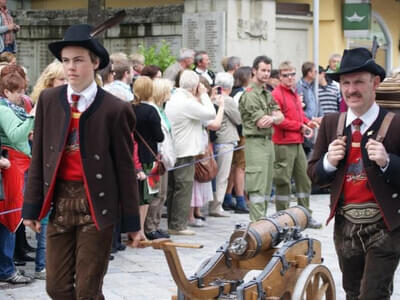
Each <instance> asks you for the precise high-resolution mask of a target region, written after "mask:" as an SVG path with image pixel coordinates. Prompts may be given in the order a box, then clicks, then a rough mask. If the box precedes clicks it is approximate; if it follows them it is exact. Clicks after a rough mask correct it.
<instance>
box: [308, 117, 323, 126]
mask: <svg viewBox="0 0 400 300" xmlns="http://www.w3.org/2000/svg"><path fill="white" fill-rule="evenodd" d="M319 124H321V120H320V118H313V119H312V120H311V121H309V122H308V123H307V126H308V127H310V128H319Z"/></svg>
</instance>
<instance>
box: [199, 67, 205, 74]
mask: <svg viewBox="0 0 400 300" xmlns="http://www.w3.org/2000/svg"><path fill="white" fill-rule="evenodd" d="M196 72H197V73H200V74H203V73H207V69H206V70H201V69H199V68H196Z"/></svg>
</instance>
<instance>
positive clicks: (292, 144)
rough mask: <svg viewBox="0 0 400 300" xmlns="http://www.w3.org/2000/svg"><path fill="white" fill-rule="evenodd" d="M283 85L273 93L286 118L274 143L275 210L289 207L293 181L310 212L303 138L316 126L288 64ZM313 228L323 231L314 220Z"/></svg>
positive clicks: (300, 200) (300, 201) (276, 127)
mask: <svg viewBox="0 0 400 300" xmlns="http://www.w3.org/2000/svg"><path fill="white" fill-rule="evenodd" d="M279 75H280V80H281V83H280V84H279V85H278V86H277V87H275V89H274V90H273V92H272V96H273V97H274V99H275V101H276V103H278V104H279V106H280V108H281V111H282V113H283V115H284V117H285V119H284V120H283V122H282V123H280V124H274V134H273V136H272V142H273V143H274V144H275V163H274V184H275V186H276V208H277V209H278V210H284V209H286V208H288V207H289V204H290V194H291V180H292V178H293V179H294V181H295V184H296V196H297V202H298V204H299V205H301V206H304V207H306V208H308V209H309V207H310V203H309V198H310V192H311V181H310V179H309V178H308V176H307V173H306V172H307V158H306V155H305V153H304V150H303V147H302V143H303V142H304V137H307V138H310V137H312V135H313V130H312V128H314V127H316V126H317V123H316V122H314V121H310V120H309V119H308V118H307V117H306V115H305V114H304V111H303V108H302V106H301V100H300V98H299V95H298V94H297V93H296V90H295V84H296V81H295V76H296V69H295V67H294V66H293V64H292V63H291V62H289V61H284V62H282V63H281V64H280V65H279ZM308 226H309V227H310V228H321V226H322V225H321V223H319V222H317V221H316V220H315V219H313V218H311V220H310V222H309V224H308Z"/></svg>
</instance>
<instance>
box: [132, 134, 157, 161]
mask: <svg viewBox="0 0 400 300" xmlns="http://www.w3.org/2000/svg"><path fill="white" fill-rule="evenodd" d="M135 133H136V135H137V136H138V137H139V139H140V140H141V141H142V142H143V144H144V145H145V146H146V148H147V149H149V151H150V153H151V154H153V156H154V158H155V159H156V160H159V157H157V154H155V153H154V151H153V149H151V147H150V146H149V144H147V142H146V141H145V139H144V138H143V137H142V135H141V134H140V133H139V132H138V131H137V130H135Z"/></svg>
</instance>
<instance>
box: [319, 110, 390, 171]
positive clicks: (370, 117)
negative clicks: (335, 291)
mask: <svg viewBox="0 0 400 300" xmlns="http://www.w3.org/2000/svg"><path fill="white" fill-rule="evenodd" d="M378 115H379V106H378V104H376V102H374V104H372V105H371V107H370V108H369V109H368V110H367V111H366V112H365V113H364V114H363V115H362V116H360V117H357V116H356V115H355V114H354V113H353V112H352V111H351V109H349V110H348V111H347V116H346V128H347V127H348V126H349V125H351V132H354V125H352V124H351V123H352V122H353V121H354V120H355V119H357V118H359V119H361V121H362V124H361V126H360V132H361V134H364V133H365V131H367V129H368V128H369V127H370V126H371V125H372V123H374V122H375V120H376V118H377V117H378ZM323 163H324V170H325V171H326V172H334V171H336V170H337V168H336V167H335V166H332V165H331V164H330V162H329V161H328V153H325V156H324V162H323ZM382 171H386V168H385V169H382Z"/></svg>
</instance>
